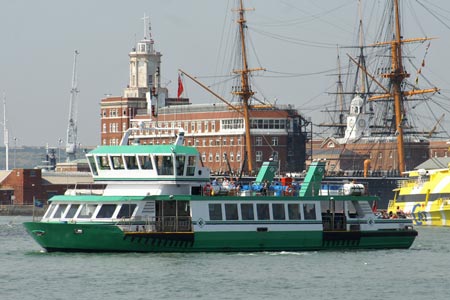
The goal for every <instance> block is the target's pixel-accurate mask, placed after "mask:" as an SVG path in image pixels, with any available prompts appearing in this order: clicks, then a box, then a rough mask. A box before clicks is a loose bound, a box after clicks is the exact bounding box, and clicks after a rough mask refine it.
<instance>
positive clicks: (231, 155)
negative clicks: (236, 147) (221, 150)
mask: <svg viewBox="0 0 450 300" xmlns="http://www.w3.org/2000/svg"><path fill="white" fill-rule="evenodd" d="M230 161H234V153H233V152H230Z"/></svg>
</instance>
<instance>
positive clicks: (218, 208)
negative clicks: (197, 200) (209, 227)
mask: <svg viewBox="0 0 450 300" xmlns="http://www.w3.org/2000/svg"><path fill="white" fill-rule="evenodd" d="M208 208H209V219H210V220H212V221H218V220H222V205H221V204H220V203H210V204H208Z"/></svg>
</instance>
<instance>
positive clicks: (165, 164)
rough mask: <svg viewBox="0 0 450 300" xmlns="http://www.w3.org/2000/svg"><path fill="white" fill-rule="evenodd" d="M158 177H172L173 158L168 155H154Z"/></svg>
mask: <svg viewBox="0 0 450 300" xmlns="http://www.w3.org/2000/svg"><path fill="white" fill-rule="evenodd" d="M155 165H156V169H157V171H158V175H173V158H172V156H169V155H155Z"/></svg>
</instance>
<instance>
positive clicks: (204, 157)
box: [202, 152, 206, 162]
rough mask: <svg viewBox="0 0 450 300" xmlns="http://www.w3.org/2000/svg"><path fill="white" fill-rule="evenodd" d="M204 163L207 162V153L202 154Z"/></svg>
mask: <svg viewBox="0 0 450 300" xmlns="http://www.w3.org/2000/svg"><path fill="white" fill-rule="evenodd" d="M202 162H206V153H205V152H203V153H202Z"/></svg>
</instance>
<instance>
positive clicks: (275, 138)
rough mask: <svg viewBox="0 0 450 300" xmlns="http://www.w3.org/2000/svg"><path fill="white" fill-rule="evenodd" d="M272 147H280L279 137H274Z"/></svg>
mask: <svg viewBox="0 0 450 300" xmlns="http://www.w3.org/2000/svg"><path fill="white" fill-rule="evenodd" d="M272 146H278V137H277V136H273V137H272Z"/></svg>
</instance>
